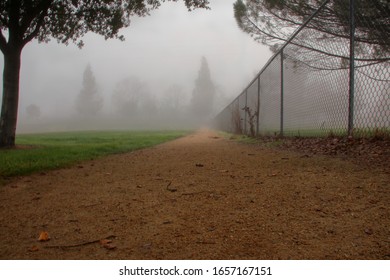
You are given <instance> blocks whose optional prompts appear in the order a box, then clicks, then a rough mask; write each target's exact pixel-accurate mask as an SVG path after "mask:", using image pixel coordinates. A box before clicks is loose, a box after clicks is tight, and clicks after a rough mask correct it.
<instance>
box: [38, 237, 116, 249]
mask: <svg viewBox="0 0 390 280" xmlns="http://www.w3.org/2000/svg"><path fill="white" fill-rule="evenodd" d="M115 237H116V236H115V235H110V236H107V237H106V238H102V239H96V240H92V241H86V242H83V243H79V244H72V245H49V246H45V248H59V249H65V248H74V247H80V246H85V245H89V244H93V243H99V242H100V240H103V239H111V238H115Z"/></svg>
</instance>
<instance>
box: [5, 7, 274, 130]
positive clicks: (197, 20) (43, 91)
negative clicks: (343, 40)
mask: <svg viewBox="0 0 390 280" xmlns="http://www.w3.org/2000/svg"><path fill="white" fill-rule="evenodd" d="M233 2H234V0H228V1H227V0H211V1H210V7H211V10H203V9H199V10H194V11H192V12H188V11H187V8H186V7H185V5H184V4H183V3H181V2H178V3H171V2H167V3H164V4H162V5H161V7H160V8H159V9H158V10H155V11H152V12H151V15H150V16H147V17H133V18H132V22H131V25H130V27H129V28H126V29H123V30H122V31H121V34H123V35H124V36H125V38H126V40H125V41H124V42H121V41H119V40H107V41H106V40H104V38H103V37H101V36H98V35H95V34H87V36H85V37H84V38H83V41H84V43H85V45H84V47H83V48H82V49H79V48H78V47H77V46H76V45H73V44H69V45H68V46H65V45H62V44H58V43H57V42H56V41H55V40H52V41H51V42H49V43H48V44H38V43H37V41H33V42H31V43H29V44H28V45H27V46H26V47H25V48H24V50H23V53H22V67H21V77H20V103H19V119H18V133H24V132H41V131H64V130H79V129H82V130H85V129H141V128H145V129H159V128H160V129H176V128H189V127H193V126H196V125H199V124H200V123H201V122H205V121H207V120H206V119H207V118H211V117H212V116H213V115H215V114H216V113H218V112H219V111H220V110H221V109H223V107H225V106H226V105H227V104H228V103H229V102H230V101H231V100H232V99H234V98H235V97H236V96H237V95H238V94H239V93H240V92H241V91H242V90H243V88H244V87H245V86H246V85H247V83H248V82H249V81H250V80H251V79H252V78H253V77H254V76H255V75H256V74H257V73H258V71H259V70H260V69H261V68H262V66H263V65H264V64H265V63H266V61H267V60H268V59H269V57H270V56H271V52H270V51H269V50H268V47H266V46H263V45H261V44H259V43H256V42H254V41H253V39H252V38H251V37H250V36H248V35H247V34H245V33H243V32H242V31H241V30H240V29H239V28H238V26H237V24H236V21H235V19H234V15H233ZM204 60H206V63H207V66H208V69H209V76H210V79H211V81H212V83H213V85H214V91H215V94H214V97H213V101H212V113H211V114H210V115H207V116H205V115H203V116H201V118H200V119H197V116H196V114H194V112H193V111H194V110H191V102H194V100H193V94H195V93H194V92H195V91H197V90H196V89H195V88H196V81H197V79H198V78H199V75H200V72H201V67H202V64H203V61H204ZM3 63H4V62H3V59H2V58H1V60H0V66H1V68H3ZM87 68H90V71H91V73H92V76H93V78H94V79H95V84H96V89H95V93H96V94H95V96H94V97H93V99H95V101H94V102H95V105H96V106H98V107H99V109H98V110H97V111H96V112H95V113H91V114H88V113H87V111H88V110H87V108H86V110H85V112H83V110H82V109H81V110H80V107H82V106H80V105H83V104H87V103H88V100H84V103H82V102H81V103H80V99H82V98H81V97H80V93H81V91H83V81H84V74H85V71H86V69H87ZM0 80H1V81H2V77H0ZM206 98H207V96H206ZM126 102H127V103H129V104H128V107H127V108H126V107H124V103H126ZM205 102H206V103H207V102H208V101H205ZM97 103H99V104H100V105H99V104H97ZM130 103H133V105H130ZM134 104H135V105H134ZM86 106H87V105H86ZM121 106H122V107H124V108H121ZM131 106H133V107H131ZM134 106H135V107H134ZM131 108H133V110H130V109H131ZM206 117H207V118H206Z"/></svg>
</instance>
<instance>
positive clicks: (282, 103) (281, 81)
mask: <svg viewBox="0 0 390 280" xmlns="http://www.w3.org/2000/svg"><path fill="white" fill-rule="evenodd" d="M283 64H284V57H283V49H282V50H281V52H280V136H282V137H283V134H284V131H283V127H284V67H283Z"/></svg>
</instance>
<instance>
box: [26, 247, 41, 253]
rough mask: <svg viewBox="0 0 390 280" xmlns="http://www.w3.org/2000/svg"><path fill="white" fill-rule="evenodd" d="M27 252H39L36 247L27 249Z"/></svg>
mask: <svg viewBox="0 0 390 280" xmlns="http://www.w3.org/2000/svg"><path fill="white" fill-rule="evenodd" d="M28 251H29V252H36V251H39V247H38V246H32V247H31V248H29V249H28Z"/></svg>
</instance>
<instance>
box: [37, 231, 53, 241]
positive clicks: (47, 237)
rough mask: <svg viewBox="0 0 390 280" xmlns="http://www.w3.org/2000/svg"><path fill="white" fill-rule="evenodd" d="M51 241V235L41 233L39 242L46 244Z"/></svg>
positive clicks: (45, 232)
mask: <svg viewBox="0 0 390 280" xmlns="http://www.w3.org/2000/svg"><path fill="white" fill-rule="evenodd" d="M49 240H50V236H49V233H48V232H47V231H41V233H40V234H39V238H38V241H41V242H44V241H49Z"/></svg>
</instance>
